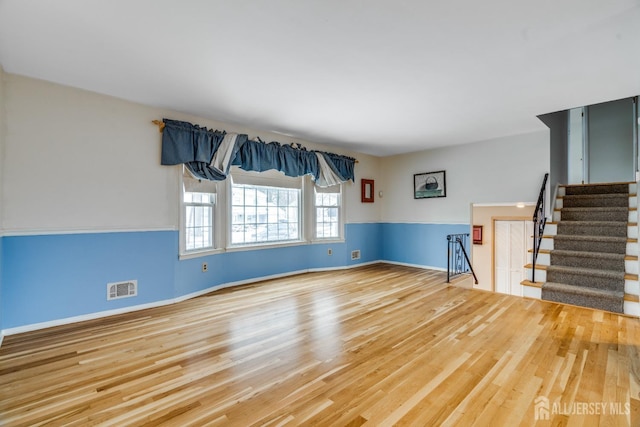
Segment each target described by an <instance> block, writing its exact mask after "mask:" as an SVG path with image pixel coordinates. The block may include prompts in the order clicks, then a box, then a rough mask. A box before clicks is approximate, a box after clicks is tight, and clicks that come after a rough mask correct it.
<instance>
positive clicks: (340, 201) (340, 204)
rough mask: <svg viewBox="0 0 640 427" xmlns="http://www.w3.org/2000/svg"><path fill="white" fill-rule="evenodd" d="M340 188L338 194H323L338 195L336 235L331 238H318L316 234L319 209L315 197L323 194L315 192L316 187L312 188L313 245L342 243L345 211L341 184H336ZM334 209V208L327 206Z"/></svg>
mask: <svg viewBox="0 0 640 427" xmlns="http://www.w3.org/2000/svg"><path fill="white" fill-rule="evenodd" d="M338 185H339V186H340V192H336V193H331V192H324V193H325V194H338V205H337V206H335V207H337V208H338V235H337V236H331V237H320V236H318V234H317V228H318V209H319V208H321V207H319V206H318V205H317V204H316V195H317V194H322V193H323V192H322V191H320V192H316V191H317V187H316V186H315V185H314V186H313V191H310V193H311V197H310V199H311V203H310V205H311V212H312V214H311V220H310V222H311V234H310V236H312V237H311V241H312V242H315V243H327V242H344V217H345V209H344V186H343V184H338ZM327 207H334V206H327Z"/></svg>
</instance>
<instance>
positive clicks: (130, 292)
mask: <svg viewBox="0 0 640 427" xmlns="http://www.w3.org/2000/svg"><path fill="white" fill-rule="evenodd" d="M136 295H138V281H137V280H127V281H126V282H116V283H107V301H109V300H112V299H119V298H127V297H135V296H136Z"/></svg>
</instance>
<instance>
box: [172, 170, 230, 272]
mask: <svg viewBox="0 0 640 427" xmlns="http://www.w3.org/2000/svg"><path fill="white" fill-rule="evenodd" d="M183 168H185V166H182V168H180V172H181V173H180V179H179V180H178V181H179V185H178V200H180V213H179V216H180V227H179V232H178V234H179V236H178V239H179V253H178V259H180V260H183V259H190V258H198V257H201V256H206V255H212V254H217V253H221V252H224V251H223V250H222V249H220V237H219V236H220V233H219V230H218V222H220V221H219V219H220V217H221V215H220V213H221V212H220V192H219V190H218V191H217V192H216V193H215V194H216V197H215V203H214V204H213V230H212V231H213V247H211V248H202V249H194V250H190V251H187V249H186V245H187V243H186V241H187V235H186V223H187V220H186V209H185V208H186V203H185V201H184V169H183ZM218 187H220V186H218Z"/></svg>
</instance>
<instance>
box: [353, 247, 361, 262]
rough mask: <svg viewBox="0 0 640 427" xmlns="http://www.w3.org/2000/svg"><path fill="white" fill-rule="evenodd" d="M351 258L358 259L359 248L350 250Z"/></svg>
mask: <svg viewBox="0 0 640 427" xmlns="http://www.w3.org/2000/svg"><path fill="white" fill-rule="evenodd" d="M351 259H352V260H354V259H360V249H357V250H355V251H351Z"/></svg>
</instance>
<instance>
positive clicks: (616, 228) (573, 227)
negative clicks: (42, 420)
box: [522, 183, 640, 316]
mask: <svg viewBox="0 0 640 427" xmlns="http://www.w3.org/2000/svg"><path fill="white" fill-rule="evenodd" d="M636 187H637V184H636V183H630V184H629V183H620V184H618V183H616V184H590V185H570V186H561V187H559V188H558V196H557V199H556V209H555V210H554V213H553V222H547V225H546V227H545V231H544V235H543V239H542V241H543V242H542V245H541V249H540V252H539V254H538V259H537V261H536V266H535V268H536V274H535V277H536V282H535V283H533V282H531V281H530V280H525V281H523V282H522V284H523V286H524V287H525V288H524V294H525V296H529V297H534V298H541V299H543V300H548V301H555V302H560V303H565V304H572V305H579V306H583V307H590V308H595V309H600V310H606V311H611V312H614V313H624V314H629V315H633V316H639V315H640V298H639V297H638V295H640V286H639V285H638V283H639V282H638V240H637V237H638V225H637V209H636V206H637V196H636ZM526 268H527V269H528V273H529V276H528V277H531V274H530V273H531V268H532V266H531V264H530V265H528V266H526Z"/></svg>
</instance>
